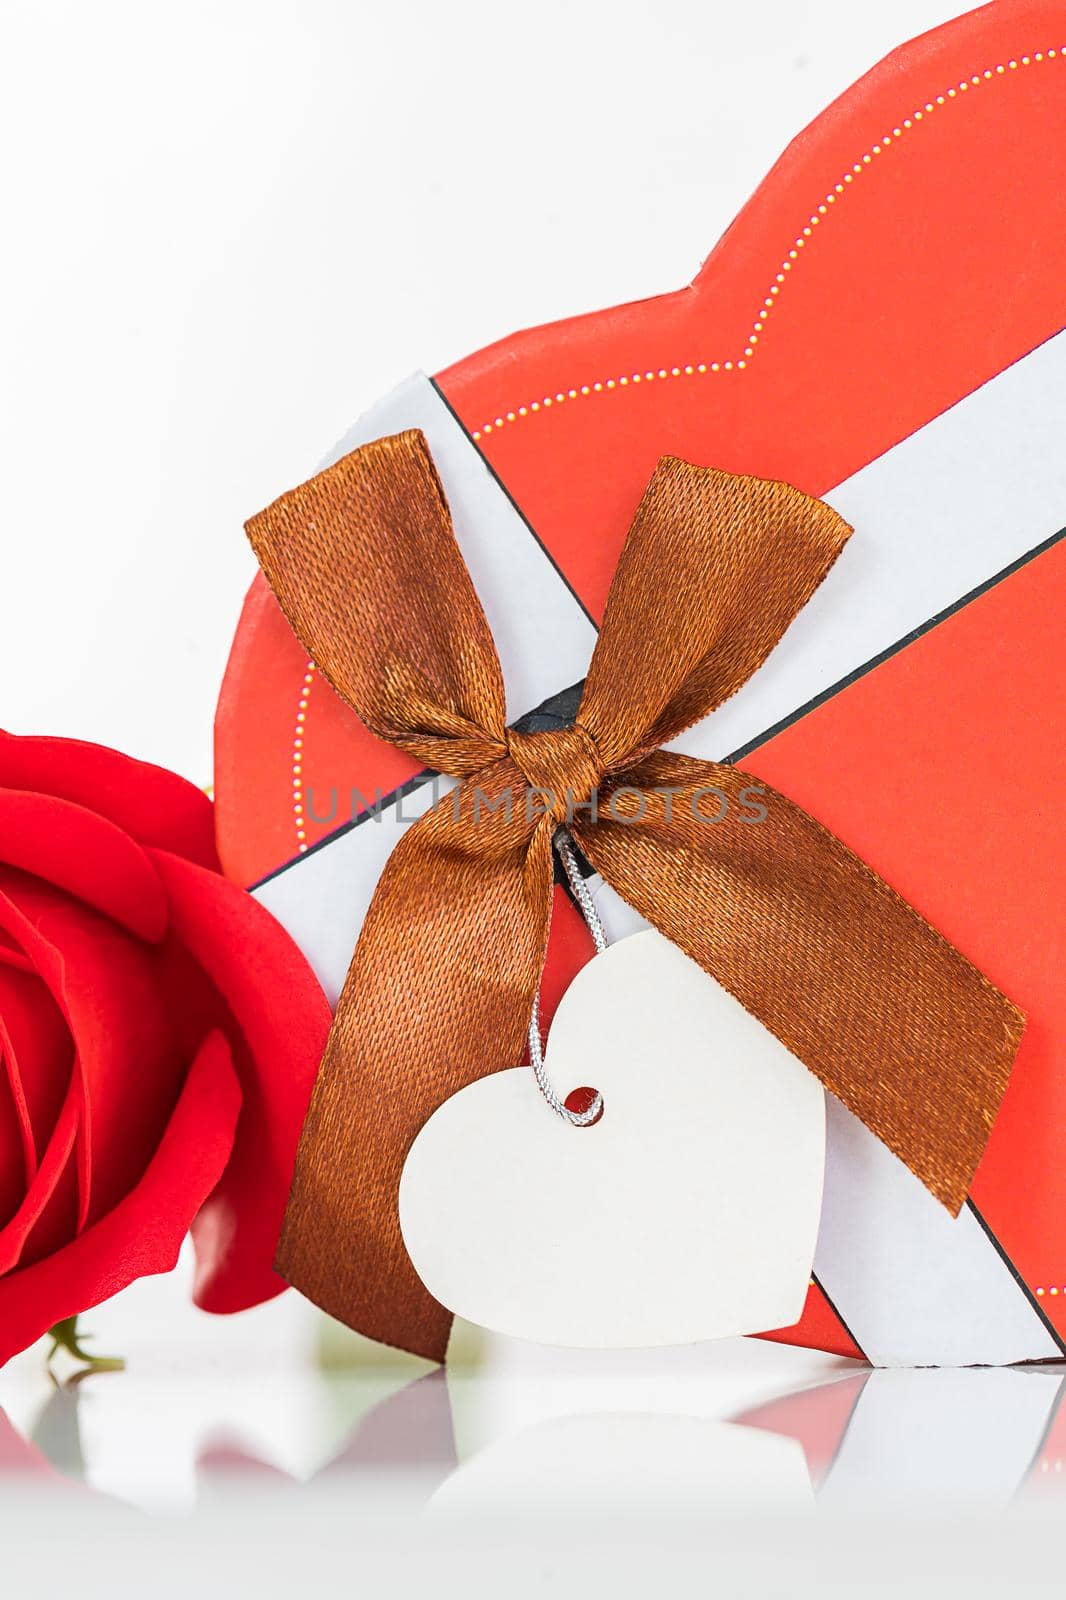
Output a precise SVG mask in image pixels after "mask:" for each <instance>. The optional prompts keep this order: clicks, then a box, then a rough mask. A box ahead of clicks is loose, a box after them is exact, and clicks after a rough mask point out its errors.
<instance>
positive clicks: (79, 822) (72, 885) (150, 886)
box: [0, 789, 167, 941]
mask: <svg viewBox="0 0 1066 1600" xmlns="http://www.w3.org/2000/svg"><path fill="white" fill-rule="evenodd" d="M0 860H2V861H4V862H6V863H7V864H8V865H9V866H12V867H19V868H21V869H22V870H23V871H24V872H32V873H33V874H34V875H35V876H37V877H40V878H45V879H47V881H48V882H49V883H54V884H55V885H56V886H57V887H58V888H61V889H66V890H68V891H69V892H70V893H71V894H74V895H77V897H78V898H79V899H80V900H85V901H86V902H87V903H88V904H89V905H91V906H95V907H96V909H97V910H98V911H102V912H104V914H105V915H106V916H109V917H113V918H114V919H115V921H116V922H121V923H122V925H123V926H124V927H126V928H129V929H130V930H131V931H132V932H133V933H136V934H139V935H140V937H141V938H142V939H150V940H152V941H156V940H159V939H161V938H162V937H163V934H164V933H165V932H166V926H167V902H166V896H165V894H164V893H163V885H162V884H161V883H160V881H159V876H158V874H157V873H156V871H155V868H154V867H153V866H152V863H151V861H150V860H149V858H148V856H147V854H146V853H145V851H144V848H143V846H141V845H139V844H137V842H136V841H135V840H134V839H132V838H131V837H130V835H129V834H128V833H124V832H123V831H122V829H121V828H119V827H117V826H116V825H115V823H113V822H109V821H108V819H107V818H106V817H102V816H100V814H99V813H98V812H95V811H87V810H86V809H85V807H84V806H80V805H75V804H74V803H73V802H72V801H70V800H58V799H56V797H55V796H54V795H48V794H32V793H29V792H27V791H26V790H24V789H0Z"/></svg>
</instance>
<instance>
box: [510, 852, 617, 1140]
mask: <svg viewBox="0 0 1066 1600" xmlns="http://www.w3.org/2000/svg"><path fill="white" fill-rule="evenodd" d="M552 847H553V849H554V850H555V853H556V855H558V857H559V860H560V861H561V862H562V864H563V870H564V872H565V873H566V876H567V880H568V881H569V884H570V887H571V889H572V890H573V893H574V899H575V900H576V901H577V904H578V909H579V910H580V912H581V915H582V916H583V917H584V919H585V923H586V926H587V927H588V930H589V932H590V933H591V935H592V942H593V944H594V945H595V946H596V954H597V955H602V954H603V952H604V951H605V950H606V948H607V935H606V933H605V932H604V929H603V923H602V922H601V920H600V914H599V912H598V911H597V910H596V905H595V902H594V901H593V898H592V894H591V891H590V890H589V886H588V883H587V882H586V880H585V879H584V878H583V877H582V875H581V868H580V867H579V866H578V864H577V856H576V855H575V854H574V845H573V841H572V840H571V838H570V835H569V834H568V833H567V831H566V829H565V828H559V829H558V831H557V832H556V834H555V837H554V839H553V840H552ZM529 1061H530V1065H531V1066H532V1068H533V1076H534V1077H535V1078H536V1080H537V1088H538V1089H539V1090H540V1092H541V1094H542V1095H543V1096H544V1098H545V1100H546V1101H547V1102H548V1104H549V1105H550V1106H551V1108H552V1110H553V1111H554V1112H555V1113H556V1114H557V1115H558V1116H560V1117H563V1118H565V1120H566V1121H567V1122H571V1123H573V1125H574V1127H575V1128H587V1127H588V1126H589V1124H590V1123H593V1122H595V1121H596V1119H597V1117H598V1116H599V1115H600V1112H601V1111H602V1110H603V1096H602V1095H601V1094H597V1095H596V1098H595V1100H593V1102H592V1104H591V1105H590V1106H589V1107H588V1109H587V1110H586V1111H571V1110H570V1109H569V1107H568V1106H566V1105H565V1104H564V1103H563V1101H562V1100H560V1098H559V1096H558V1095H557V1094H556V1092H555V1090H554V1088H553V1087H552V1084H551V1080H550V1079H549V1077H548V1074H547V1072H546V1070H545V1067H544V1041H543V1039H542V1038H541V1032H540V991H539V990H538V992H537V994H536V995H535V996H534V999H533V1011H532V1013H531V1015H530V1019H529Z"/></svg>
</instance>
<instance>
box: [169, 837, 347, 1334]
mask: <svg viewBox="0 0 1066 1600" xmlns="http://www.w3.org/2000/svg"><path fill="white" fill-rule="evenodd" d="M154 855H155V861H156V865H157V867H158V869H159V872H160V874H161V876H162V878H163V881H164V883H165V884H166V887H167V894H168V898H169V901H170V913H171V930H172V935H173V937H175V938H178V939H181V940H182V941H183V942H184V943H185V944H186V945H187V946H188V947H189V949H191V950H193V951H195V953H196V957H197V960H198V961H199V962H201V964H202V965H203V968H204V970H205V971H206V972H207V974H208V976H209V977H210V978H211V980H212V981H213V983H214V984H215V985H216V987H217V988H218V990H219V992H220V993H221V994H222V996H223V997H224V999H225V1001H226V1003H227V1005H228V1007H229V1009H230V1012H231V1013H232V1016H233V1019H234V1022H235V1024H236V1027H237V1028H238V1029H239V1035H240V1040H239V1042H238V1043H237V1045H236V1047H235V1050H234V1061H235V1064H236V1067H237V1071H238V1073H239V1074H240V1078H241V1086H242V1089H243V1091H244V1105H243V1109H242V1112H241V1119H240V1122H239V1124H238V1127H237V1137H236V1140H235V1143H234V1149H233V1157H232V1159H231V1161H230V1164H229V1166H228V1168H227V1170H226V1173H225V1176H224V1177H223V1178H222V1181H221V1182H220V1184H219V1186H218V1188H217V1189H216V1191H215V1193H214V1194H213V1195H212V1196H211V1199H210V1200H209V1202H208V1203H207V1205H206V1206H205V1207H204V1209H203V1211H202V1212H201V1214H200V1216H199V1217H198V1218H197V1220H196V1222H195V1224H194V1225H193V1239H194V1241H195V1244H196V1254H197V1277H196V1288H195V1298H196V1302H197V1304H198V1305H200V1306H203V1307H204V1309H205V1310H208V1311H239V1310H242V1309H243V1308H244V1307H245V1306H250V1305H256V1304H257V1303H258V1302H259V1301H261V1300H266V1299H269V1298H270V1296H272V1295H275V1294H278V1293H280V1291H281V1290H282V1289H284V1288H285V1283H284V1281H283V1279H281V1278H279V1277H278V1276H277V1274H276V1273H275V1272H274V1270H273V1261H274V1254H275V1251H276V1249H277V1242H278V1236H279V1234H280V1232H281V1220H282V1216H283V1215H284V1211H285V1204H286V1201H287V1200H288V1195H289V1186H290V1184H291V1182H292V1169H293V1165H294V1162H295V1159H296V1146H297V1143H298V1141H299V1137H300V1130H301V1128H302V1127H303V1120H304V1117H305V1115H306V1112H307V1103H308V1100H309V1099H310V1095H311V1087H312V1084H313V1083H314V1079H315V1074H316V1072H317V1070H318V1063H319V1061H320V1059H321V1056H322V1051H323V1049H324V1047H325V1042H326V1035H327V1033H328V1032H329V1025H330V1011H329V1006H328V1004H327V1002H326V997H325V995H324V994H323V993H322V990H321V988H320V986H319V984H318V980H317V979H316V978H315V977H314V974H313V973H312V972H311V969H310V967H309V966H308V964H307V962H306V961H305V960H304V957H303V956H302V955H301V953H300V951H299V950H298V949H297V947H296V945H295V944H294V943H293V942H292V940H291V939H290V938H289V935H288V934H287V933H286V932H285V930H284V929H283V928H282V927H281V925H280V923H278V922H276V921H275V920H274V918H273V917H272V916H271V915H270V913H269V912H268V911H266V910H265V909H264V908H263V907H262V906H260V905H259V904H258V902H257V901H255V900H253V899H252V897H251V896H250V895H248V894H246V893H245V892H244V891H243V890H241V889H238V888H236V887H235V886H234V885H233V884H231V883H228V882H227V881H226V880H225V879H224V878H220V877H217V876H216V875H215V874H213V873H208V872H204V871H203V870H202V869H200V868H199V867H194V866H190V865H189V863H188V862H185V861H181V860H179V859H178V858H177V857H176V856H172V855H168V854H166V853H165V852H163V851H156V852H154Z"/></svg>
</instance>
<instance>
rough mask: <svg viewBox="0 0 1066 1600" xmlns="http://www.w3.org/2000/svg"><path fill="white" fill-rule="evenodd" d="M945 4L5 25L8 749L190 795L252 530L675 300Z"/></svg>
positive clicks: (237, 3)
mask: <svg viewBox="0 0 1066 1600" xmlns="http://www.w3.org/2000/svg"><path fill="white" fill-rule="evenodd" d="M959 9H960V8H959V6H958V5H956V4H953V3H951V0H948V3H937V0H891V4H889V3H887V0H861V3H859V0H808V3H802V0H762V3H761V4H759V5H758V6H746V5H738V4H736V3H735V0H596V3H592V4H583V3H581V0H570V3H569V4H567V3H561V0H538V3H536V4H516V3H505V0H494V3H482V0H474V3H471V0H449V3H446V4H444V3H441V0H406V3H404V4H402V5H398V4H392V3H389V0H378V3H373V4H372V3H365V0H348V3H343V0H287V3H279V0H254V3H253V0H247V3H245V0H228V3H227V0H222V3H219V0H212V3H204V0H184V3H183V4H182V5H181V6H173V5H164V4H161V3H159V0H129V3H122V0H95V3H93V4H86V3H85V0H47V3H42V0H25V3H18V0H0V148H2V149H3V152H4V157H3V179H2V191H0V192H2V195H3V205H2V212H0V229H2V238H3V244H2V248H0V370H2V380H0V384H2V390H0V392H2V401H0V404H2V408H3V409H2V440H3V448H2V452H0V474H2V479H0V491H2V492H0V517H2V523H0V526H2V534H0V538H2V555H3V566H2V569H0V603H2V611H0V726H6V727H7V728H9V729H11V730H13V731H15V732H19V733H25V732H47V733H61V734H68V735H76V736H79V737H82V738H90V739H98V740H101V741H103V742H105V743H110V744H114V745H117V746H119V747H121V748H123V749H125V750H127V751H129V752H130V753H131V754H134V755H138V756H142V757H147V758H149V759H152V760H155V761H159V762H162V763H164V764H166V765H169V766H172V767H175V768H176V769H178V770H179V771H181V772H183V773H184V774H185V775H186V776H188V777H189V778H192V779H193V780H194V781H195V782H197V783H201V784H206V783H208V782H209V781H210V778H211V719H212V712H213V707H214V702H215V697H216V694H217V690H218V684H219V680H220V678H221V674H222V670H223V667H224V664H225V660H226V654H227V650H228V647H229V641H230V638H231V636H232V632H233V627H234V624H235V622H236V618H237V614H238V611H239V608H240V603H241V600H242V597H243V594H244V591H245V589H246V587H247V585H248V583H249V581H250V579H251V576H252V573H253V564H252V560H251V557H250V555H249V553H248V551H247V549H246V547H245V541H244V536H243V533H242V531H241V529H242V522H243V520H244V518H245V517H246V516H248V515H250V514H251V513H252V512H253V511H255V510H258V509H259V508H260V507H261V506H262V505H264V504H265V503H266V502H267V501H268V500H269V499H271V498H272V497H273V496H274V495H275V494H277V493H279V492H280V491H281V490H282V489H283V488H287V487H289V486H290V485H291V484H292V483H294V482H296V481H298V480H299V479H301V478H303V477H305V476H307V475H308V473H309V472H310V471H312V470H313V468H314V466H315V464H316V462H317V461H318V459H319V458H320V456H321V455H322V454H323V453H324V452H325V451H326V450H327V449H328V448H329V446H330V444H331V443H332V442H333V441H334V439H335V438H336V437H337V436H338V435H340V434H341V433H342V432H343V431H344V429H345V428H346V427H347V426H348V424H349V423H350V422H351V421H352V419H353V418H354V417H355V416H356V415H357V414H358V413H359V411H360V410H361V409H362V408H363V407H364V406H365V405H367V404H368V403H369V402H370V401H372V400H373V399H375V398H376V397H377V396H378V395H379V394H380V393H382V392H383V391H384V390H385V389H387V388H389V387H391V386H392V384H393V383H395V382H396V381H397V380H398V379H400V378H402V377H404V376H406V374H407V373H408V372H409V371H411V370H413V369H414V368H416V367H423V368H424V369H425V370H427V371H430V372H433V371H436V370H439V369H440V368H441V367H442V366H444V365H446V364H448V363H449V362H451V361H453V360H456V359H458V358H459V357H461V356H463V355H466V354H467V353H469V352H470V351H471V350H473V349H475V348H477V347H478V346H480V345H482V344H485V343H487V342H488V341H490V340H492V339H495V338H498V337H500V336H501V335H503V334H506V333H508V332H510V331H511V330H512V329H514V328H516V327H520V326H524V325H530V324H535V323H538V322H543V321H546V320H549V319H551V318H555V317H559V316H563V315H567V314H570V313H573V312H579V311H584V310H594V309H596V308H597V307H600V306H606V305H611V304H614V303H617V302H619V301H621V300H626V299H634V298H638V297H640V296H644V295H651V294H655V293H659V292H663V291H665V290H667V289H672V288H675V287H677V286H678V285H681V284H683V283H685V282H687V281H688V280H689V279H690V278H691V277H692V276H693V275H694V273H695V271H696V269H697V267H698V266H699V263H700V261H701V260H702V258H703V257H704V256H705V255H706V254H707V253H708V251H709V250H710V249H711V247H712V246H713V244H714V243H715V241H716V240H717V238H718V237H719V235H720V234H721V232H722V231H723V229H724V228H725V227H726V226H727V225H728V223H729V221H730V220H731V218H732V217H733V215H734V213H735V212H736V210H737V208H738V207H739V206H740V205H741V204H742V203H743V201H744V200H745V198H746V197H747V196H748V194H749V193H750V192H751V190H752V189H753V188H754V187H755V185H756V184H757V183H758V182H759V180H760V178H761V177H762V176H763V174H764V172H765V171H766V169H767V168H768V167H769V166H770V165H771V163H772V162H773V160H774V159H775V158H776V156H777V155H778V154H779V152H780V150H781V149H782V147H783V146H784V145H785V144H786V143H787V142H788V140H789V139H790V138H791V137H792V136H793V135H794V134H795V133H797V132H798V131H799V130H800V129H801V128H802V127H803V126H804V125H805V124H806V123H807V122H808V121H809V120H810V119H811V118H812V117H814V116H816V115H817V113H818V112H819V111H820V110H821V108H822V107H823V106H824V105H825V104H826V103H827V102H828V101H829V100H831V99H832V98H833V97H834V96H835V95H837V94H839V93H841V92H842V91H843V90H844V89H846V88H847V86H848V85H849V83H851V82H852V81H853V80H854V79H855V78H856V77H858V76H859V75H860V74H861V73H862V72H863V71H865V70H866V68H867V67H869V66H870V65H872V64H873V63H874V62H875V61H876V60H877V59H878V58H879V57H880V56H881V55H883V54H884V53H885V52H886V51H887V50H889V49H891V48H892V47H893V46H894V45H896V44H897V43H899V42H901V41H902V40H904V39H906V38H907V37H908V36H909V35H911V34H914V33H918V32H921V31H922V30H924V29H926V28H929V27H932V26H934V25H936V24H937V23H939V22H942V21H944V20H945V19H946V18H948V17H950V16H953V15H956V14H958V11H959Z"/></svg>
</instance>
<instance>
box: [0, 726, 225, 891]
mask: <svg viewBox="0 0 1066 1600" xmlns="http://www.w3.org/2000/svg"><path fill="white" fill-rule="evenodd" d="M0 785H3V786H4V787H6V788H9V789H26V790H29V791H31V792H32V793H35V794H50V795H55V796H57V797H58V798H59V799H61V800H72V801H73V802H74V803H75V804H76V805H80V806H84V807H85V808H86V810H88V811H96V812H98V813H99V814H100V815H101V816H103V817H107V818H109V819H110V821H112V822H114V823H116V824H117V825H118V827H119V828H121V829H122V830H123V831H124V832H125V833H128V834H130V835H132V837H133V838H134V839H136V840H137V841H138V842H139V843H140V844H146V845H158V846H159V847H160V848H161V849H164V850H171V851H173V852H174V853H175V854H176V855H180V856H185V857H186V858H187V859H188V860H190V861H197V862H199V863H200V865H201V866H205V867H212V868H214V869H215V870H216V871H217V870H218V854H217V852H216V850H215V834H214V815H213V811H212V806H211V802H210V801H209V800H208V798H207V796H206V795H204V794H202V793H201V792H200V790H199V789H197V788H195V787H194V785H193V784H191V783H186V781H185V779H184V778H179V777H178V776H177V775H176V774H175V773H173V772H167V771H166V770H165V769H164V768H162V767H155V766H152V765H151V764H150V763H149V762H147V761H134V760H133V759H132V757H130V756H124V755H120V754H119V752H118V751H117V750H109V749H108V748H107V747H106V745H100V744H84V743H82V742H81V741H80V740H77V739H40V738H21V737H19V736H18V735H16V734H11V733H3V732H0Z"/></svg>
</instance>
